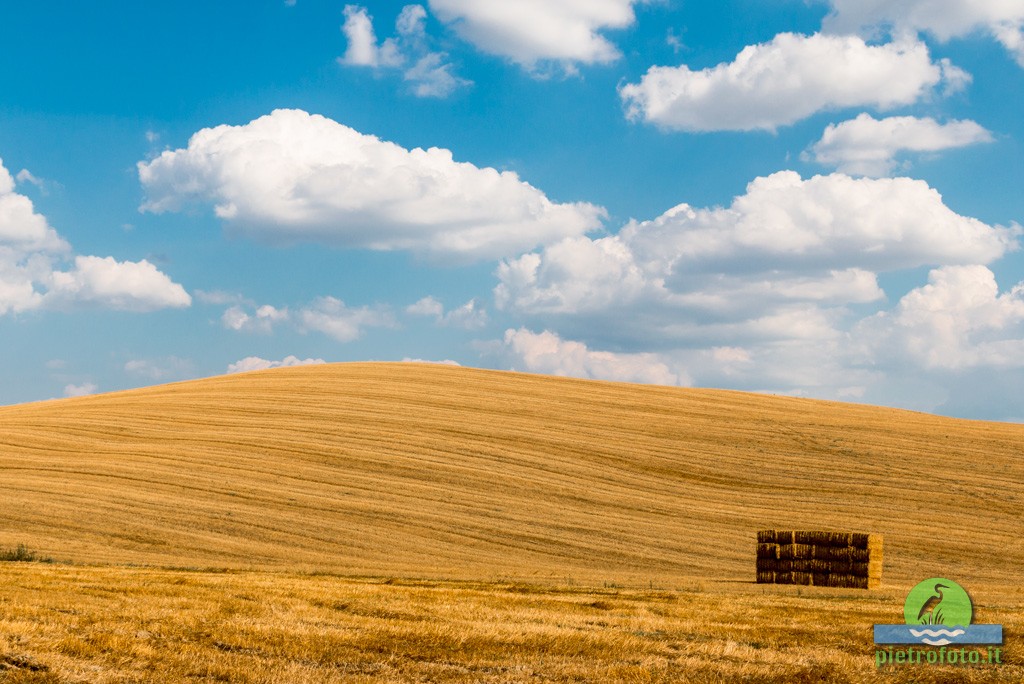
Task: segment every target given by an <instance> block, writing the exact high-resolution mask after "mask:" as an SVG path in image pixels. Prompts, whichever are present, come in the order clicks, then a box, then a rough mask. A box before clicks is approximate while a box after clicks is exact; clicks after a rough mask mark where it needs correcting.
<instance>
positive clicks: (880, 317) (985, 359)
mask: <svg viewBox="0 0 1024 684" xmlns="http://www.w3.org/2000/svg"><path fill="white" fill-rule="evenodd" d="M857 333H858V335H859V336H860V337H862V338H863V339H865V340H866V341H867V343H868V344H870V345H872V346H873V347H874V352H875V354H876V355H879V354H882V355H884V356H887V357H888V358H890V359H891V360H893V361H896V362H900V363H906V362H908V361H909V362H910V363H914V364H916V365H918V366H921V367H924V368H931V369H935V368H941V369H949V370H959V369H963V368H972V367H978V366H986V367H999V368H1024V282H1020V283H1018V284H1017V285H1016V286H1014V287H1013V288H1012V289H1011V290H1010V291H1009V292H1004V293H1002V294H1000V292H999V286H998V284H997V283H996V278H995V275H994V274H993V273H992V271H990V270H989V269H988V268H986V267H985V266H981V265H972V266H945V267H942V268H937V269H934V270H933V271H931V273H929V274H928V284H927V285H924V286H922V287H919V288H916V289H914V290H911V291H910V292H909V293H907V294H906V295H905V296H904V297H903V298H902V299H900V301H899V304H898V305H897V306H896V307H895V309H894V310H892V311H884V312H880V313H878V314H876V315H875V316H873V317H871V318H868V319H866V320H865V321H863V322H861V324H860V325H859V327H858V331H857Z"/></svg>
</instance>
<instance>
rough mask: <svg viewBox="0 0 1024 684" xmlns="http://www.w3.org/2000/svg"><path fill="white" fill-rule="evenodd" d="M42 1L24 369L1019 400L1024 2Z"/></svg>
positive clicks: (10, 56) (14, 282) (15, 259)
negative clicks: (391, 374)
mask: <svg viewBox="0 0 1024 684" xmlns="http://www.w3.org/2000/svg"><path fill="white" fill-rule="evenodd" d="M978 4H979V3H972V2H968V1H967V0H898V1H894V2H889V3H864V2H855V1H854V0H807V1H804V0H793V1H789V0H774V1H773V2H762V1H760V0H759V1H756V2H755V1H754V0H734V1H729V0H725V1H723V2H716V3H696V2H683V1H682V0H663V1H650V2H635V1H631V0H601V1H600V2H579V1H578V0H544V1H541V0H523V1H522V2H510V1H501V0H493V1H490V2H485V1H481V0H472V1H471V0H429V1H426V2H424V3H423V4H421V5H415V4H406V3H387V2H368V3H365V4H361V5H360V4H349V5H346V4H345V3H343V2H340V3H339V2H326V1H323V0H295V2H285V1H284V0H266V1H252V0H250V1H246V2H227V1H225V2H219V3H205V2H204V3H200V2H177V3H128V2H112V1H108V2H103V1H100V2H96V3H89V4H88V5H85V4H83V3H55V2H46V1H45V0H43V1H40V2H34V3H13V4H11V5H10V6H8V7H5V9H4V20H3V22H0V49H2V50H3V51H4V62H3V63H4V64H5V65H6V66H5V67H4V68H3V69H0V159H2V164H3V171H0V340H3V345H2V349H3V350H5V352H6V353H5V354H4V356H3V361H2V366H0V402H2V403H16V402H24V401H33V400H38V399H47V398H51V397H60V396H65V395H75V394H81V393H90V392H103V391H112V390H117V389H123V388H128V387H135V386H140V385H147V384H154V383H159V382H168V381H174V380H181V379H187V378H194V377H203V376H209V375H216V374H221V373H225V372H228V371H235V370H244V369H252V368H260V367H269V366H274V365H281V364H290V363H296V362H303V361H320V360H323V361H329V362H333V361H360V360H403V359H422V360H430V361H452V362H457V363H460V364H463V365H470V366H481V367H490V368H502V369H516V370H521V371H530V372H539V373H554V374H561V375H572V376H577V377H592V378H605V379H613V380H624V381H634V382H653V383H660V384H679V385H692V386H703V387H726V388H734V389H743V390H753V391H762V392H772V393H778V394H792V395H797V396H806V397H817V398H827V399H839V400H843V401H857V402H868V403H875V404H883V405H891V406H900V407H907V408H913V409H917V410H925V411H931V412H937V413H943V414H948V415H954V416H963V417H972V418H987V419H996V420H1022V419H1024V394H1022V393H1021V392H1020V391H1019V389H1018V388H1019V387H1020V386H1022V383H1024V370H1022V369H1024V284H1021V283H1022V281H1024V257H1022V255H1021V252H1020V250H1019V242H1020V240H1021V237H1022V236H1021V229H1020V225H1019V224H1020V223H1021V222H1024V193H1022V192H1021V190H1022V188H1024V164H1021V161H1020V160H1021V158H1022V152H1024V149H1022V142H1021V141H1022V139H1024V117H1021V113H1022V112H1024V87H1022V86H1024V33H1022V25H1024V3H991V5H992V6H991V7H988V8H984V7H978V6H977V5H978Z"/></svg>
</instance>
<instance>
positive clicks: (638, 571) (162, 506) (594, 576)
mask: <svg viewBox="0 0 1024 684" xmlns="http://www.w3.org/2000/svg"><path fill="white" fill-rule="evenodd" d="M764 527H775V528H783V529H785V528H797V529H801V528H804V529H808V528H810V529H816V528H822V529H841V530H851V531H867V532H875V533H881V534H883V535H884V537H885V562H886V567H885V577H884V581H885V583H886V584H892V583H894V582H905V581H914V582H916V581H917V580H919V579H921V578H924V577H931V576H936V575H939V576H948V577H953V578H956V577H960V578H963V580H964V581H966V582H970V583H975V584H976V583H978V582H985V583H988V584H1011V583H1015V582H1016V579H1017V578H1019V572H1020V568H1021V567H1024V425H1013V424H1001V423H986V422H977V421H964V420H954V419H948V418H940V417H935V416H930V415H925V414H920V413H913V412H908V411H899V410H893V409H885V408H877V407H872V406H860V405H851V404H840V403H833V402H824V401H812V400H804V399H793V398H784V397H773V396H763V395H755V394H746V393H741V392H730V391H719V390H695V389H679V388H667V387H652V386H640V385H629V384H619V383H608V382H595V381H583V380H573V379H566V378H553V377H545V376H536V375H523V374H517V373H506V372H496V371H484V370H475V369H469V368H454V367H446V366H435V365H418V364H378V363H365V364H336V365H327V366H311V367H302V368H288V369H277V370H272V371H261V372H254V373H247V374H241V375H232V376H223V377H216V378H210V379H205V380H198V381H192V382H183V383H176V384H170V385H164V386H159V387H150V388H145V389H140V390H132V391H127V392H118V393H113V394H106V395H98V396H91V397H83V398H78V399H65V400H56V401H49V402H41V403H35V404H26V405H20V406H11V407H4V408H0V546H13V545H14V544H17V543H25V544H27V545H28V546H30V547H32V548H34V549H36V550H38V551H40V552H41V553H44V554H46V555H50V556H53V557H54V558H57V559H71V560H73V561H75V562H80V563H117V564H125V563H138V564H147V565H157V566H201V567H231V568H265V569H276V568H282V569H283V568H287V569H291V570H322V571H328V572H338V573H347V574H354V575H372V576H402V577H432V578H472V579H481V580H489V579H500V578H514V579H525V580H531V581H541V582H543V581H548V580H555V581H558V582H565V581H566V580H567V579H568V578H572V580H573V581H578V582H583V583H601V582H619V583H625V584H629V583H643V584H647V583H648V581H653V582H670V581H672V580H674V579H681V578H692V577H701V578H706V579H708V580H735V581H742V582H749V581H751V580H752V579H753V571H754V541H755V539H754V537H755V531H756V530H757V529H759V528H764Z"/></svg>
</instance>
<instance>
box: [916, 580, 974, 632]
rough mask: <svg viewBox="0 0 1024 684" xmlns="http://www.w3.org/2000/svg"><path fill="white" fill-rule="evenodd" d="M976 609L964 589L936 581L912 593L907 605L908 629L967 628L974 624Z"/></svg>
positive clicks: (928, 582)
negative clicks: (930, 626) (929, 627)
mask: <svg viewBox="0 0 1024 684" xmlns="http://www.w3.org/2000/svg"><path fill="white" fill-rule="evenodd" d="M973 615H974V607H973V606H972V605H971V597H970V596H968V595H967V592H966V591H964V588H963V587H961V586H960V585H959V584H957V583H956V582H954V581H952V580H948V579H945V578H944V577H932V578H931V579H926V580H925V581H924V582H921V583H920V584H918V585H917V586H916V587H914V588H913V589H911V590H910V594H908V595H907V602H906V603H904V604H903V617H904V618H906V621H907V624H908V625H945V626H947V627H956V626H960V627H966V626H967V625H969V624H971V618H972V617H973Z"/></svg>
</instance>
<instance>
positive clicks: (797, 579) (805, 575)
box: [790, 572, 814, 586]
mask: <svg viewBox="0 0 1024 684" xmlns="http://www.w3.org/2000/svg"><path fill="white" fill-rule="evenodd" d="M790 576H791V577H792V578H793V584H806V585H808V586H810V584H811V583H812V582H813V581H814V573H811V572H793V573H790Z"/></svg>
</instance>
